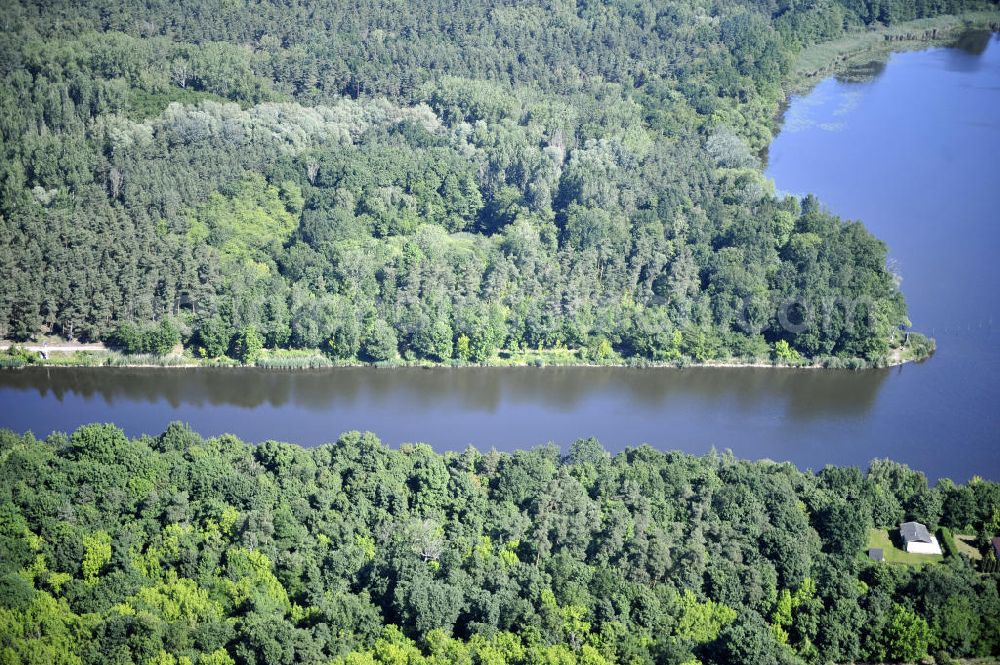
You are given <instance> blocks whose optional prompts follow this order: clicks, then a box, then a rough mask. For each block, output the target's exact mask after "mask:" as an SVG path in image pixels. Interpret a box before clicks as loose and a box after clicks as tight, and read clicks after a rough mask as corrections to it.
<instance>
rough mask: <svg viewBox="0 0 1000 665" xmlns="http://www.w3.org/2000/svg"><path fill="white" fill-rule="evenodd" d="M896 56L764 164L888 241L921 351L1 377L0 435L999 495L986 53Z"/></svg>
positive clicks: (996, 185)
mask: <svg viewBox="0 0 1000 665" xmlns="http://www.w3.org/2000/svg"><path fill="white" fill-rule="evenodd" d="M962 46H963V48H954V49H943V48H937V49H932V50H927V51H922V52H912V53H902V54H896V55H894V56H892V58H891V59H890V61H889V62H888V63H887V65H886V66H885V67H884V68H874V74H875V77H874V78H870V77H869V80H865V81H863V82H848V81H838V80H836V79H829V80H826V81H823V82H822V83H820V84H819V85H818V86H817V87H816V88H815V89H814V90H813V91H812V92H811V93H809V94H808V95H806V96H804V97H797V98H794V99H793V100H792V101H791V103H790V105H789V108H788V111H787V113H786V119H785V125H784V129H783V131H782V133H781V134H780V135H779V136H778V137H777V139H776V140H775V142H774V144H773V145H772V147H771V150H770V157H769V167H768V171H767V174H768V176H769V177H770V178H773V179H774V181H775V183H776V186H777V188H778V189H779V190H780V191H784V192H790V193H797V194H804V193H806V192H811V193H815V194H817V195H818V196H819V197H820V199H821V200H822V201H823V202H824V204H825V205H826V206H827V207H828V208H830V209H831V210H832V211H833V212H835V213H837V214H839V215H841V216H843V217H846V218H851V219H862V220H864V222H865V224H866V225H867V226H868V228H869V229H870V230H871V231H872V232H873V233H874V234H875V235H876V236H878V237H879V238H881V239H883V240H885V241H886V243H887V244H888V246H889V248H890V256H891V258H892V260H893V262H894V265H895V266H896V269H897V271H898V272H899V273H900V274H901V275H902V277H903V289H904V291H905V293H906V296H907V300H908V302H909V305H910V318H911V319H912V320H913V322H914V327H915V329H917V330H921V331H924V332H926V333H928V334H930V335H932V336H934V337H936V338H937V341H938V352H937V354H936V355H935V356H934V357H933V358H932V359H931V360H930V361H928V362H925V363H922V364H919V365H907V366H904V367H898V368H892V369H885V370H870V371H864V372H849V371H833V370H827V371H820V370H770V369H751V368H746V369H722V368H702V369H697V368H692V369H613V368H543V369H537V368H509V369H472V368H470V369H454V370H452V369H434V370H428V369H392V370H376V369H365V368H344V369H333V370H316V371H310V372H268V371H261V370H252V369H250V370H226V369H207V368H204V369H188V370H170V369H164V370H155V369H106V368H101V369H84V368H79V369H63V368H33V369H27V370H21V371H12V372H0V426H3V427H9V428H12V429H15V430H19V431H23V430H28V429H30V430H33V431H34V432H36V433H39V434H44V433H48V432H49V431H51V430H53V429H57V430H63V431H69V430H72V429H74V428H75V427H77V426H79V425H80V424H83V423H86V422H92V421H110V422H115V423H117V424H119V425H120V426H122V427H123V428H124V429H125V430H126V431H127V432H128V433H129V434H133V435H135V434H140V433H143V432H146V433H158V432H160V431H162V429H163V428H164V427H165V426H166V424H167V423H168V422H170V421H171V420H183V421H186V422H188V423H190V424H191V426H192V427H194V428H195V429H196V430H198V431H199V432H201V433H202V434H205V435H211V434H219V433H222V432H232V433H234V434H236V435H238V436H240V437H241V438H244V439H247V440H251V441H261V440H265V439H268V438H276V439H281V440H286V441H293V442H296V443H301V444H304V445H313V444H318V443H322V442H328V441H333V440H335V439H336V438H337V436H338V434H339V433H341V432H343V431H346V430H351V429H362V430H371V431H373V432H375V433H376V434H378V435H379V436H380V437H381V438H382V439H383V440H384V441H386V442H387V443H390V444H392V445H397V444H399V443H402V442H405V441H425V442H428V443H431V444H432V445H433V446H434V447H435V448H436V449H437V450H448V449H453V450H454V449H462V448H464V447H465V446H466V445H467V444H470V443H472V444H475V445H476V446H478V447H480V448H482V449H488V448H489V447H491V446H495V447H496V448H498V449H503V450H512V449H515V448H523V447H529V446H533V445H537V444H540V443H544V442H547V441H554V442H556V443H559V444H560V445H566V444H568V443H570V442H571V441H573V440H574V439H576V438H578V437H585V436H596V437H598V438H599V439H600V440H601V441H602V442H603V443H604V444H605V446H606V447H607V448H609V449H610V450H620V449H621V448H623V447H625V446H627V445H633V444H638V443H643V442H648V443H650V444H652V445H654V446H656V447H658V448H664V449H681V450H685V451H688V452H693V453H704V452H705V451H707V450H709V449H710V448H711V447H713V446H715V447H716V448H717V449H719V450H723V449H726V448H730V449H732V450H733V452H734V453H735V454H736V455H737V456H739V457H744V458H751V459H758V458H771V459H776V460H790V461H792V462H794V463H795V464H796V465H798V466H799V467H801V468H813V469H819V468H821V467H822V466H823V465H825V464H853V465H858V466H861V467H862V468H864V467H865V466H866V464H867V462H868V461H869V460H871V459H872V458H875V457H891V458H893V459H896V460H899V461H903V462H906V463H908V464H910V465H911V466H913V467H915V468H918V469H920V470H922V471H925V472H927V474H928V475H929V476H931V477H932V478H935V477H943V476H948V477H951V478H954V479H955V480H959V481H965V480H968V479H969V478H970V477H971V476H972V475H974V474H978V475H981V476H983V477H986V478H991V479H994V480H1000V415H998V410H1000V349H998V342H1000V339H998V337H997V335H996V332H995V331H994V318H995V316H996V315H997V305H998V301H1000V261H998V254H1000V251H998V250H1000V224H998V223H1000V42H998V40H997V38H996V37H994V36H989V35H985V34H984V35H980V36H973V37H972V38H969V39H966V40H964V41H963V44H962Z"/></svg>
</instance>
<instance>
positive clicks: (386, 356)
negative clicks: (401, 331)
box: [361, 319, 399, 362]
mask: <svg viewBox="0 0 1000 665" xmlns="http://www.w3.org/2000/svg"><path fill="white" fill-rule="evenodd" d="M361 352H362V353H363V354H364V355H365V357H366V358H368V359H369V360H372V361H374V362H379V361H384V360H392V359H393V358H395V357H396V355H397V354H398V352H399V343H398V342H397V341H396V332H395V331H394V330H393V329H392V326H390V325H389V324H388V323H386V322H385V321H383V320H382V319H376V320H375V321H372V323H371V325H370V326H369V327H368V330H366V331H365V335H364V338H363V339H362V340H361Z"/></svg>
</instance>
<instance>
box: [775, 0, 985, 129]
mask: <svg viewBox="0 0 1000 665" xmlns="http://www.w3.org/2000/svg"><path fill="white" fill-rule="evenodd" d="M968 30H986V31H990V32H996V31H998V30H1000V10H984V11H976V12H965V13H962V14H948V15H944V16H938V17H935V18H923V19H916V20H913V21H906V22H904V23H899V24H897V25H893V26H889V27H885V26H880V27H876V28H870V29H866V30H863V31H858V32H853V33H848V34H845V35H843V36H841V37H839V38H838V39H834V40H833V41H829V42H821V43H819V44H813V45H811V46H808V47H806V48H804V49H802V51H800V52H799V54H798V55H797V56H796V59H795V64H794V65H793V67H792V72H791V74H790V76H789V78H788V80H787V81H785V82H784V84H783V88H784V90H785V100H784V102H782V104H781V108H780V109H779V111H778V115H777V116H776V117H777V118H778V119H780V118H781V116H782V115H783V113H784V109H785V107H786V106H787V103H788V101H789V99H790V98H791V96H792V95H802V94H805V93H807V92H809V90H811V89H812V88H813V87H814V86H815V85H816V84H817V83H819V82H820V81H822V80H824V79H826V78H829V77H830V76H837V75H839V74H844V73H847V72H849V71H850V70H852V69H855V68H857V67H859V66H862V67H863V66H868V65H872V64H876V63H878V64H884V63H885V62H886V60H887V59H888V58H889V56H891V55H892V54H893V53H903V52H906V51H922V50H925V49H929V48H935V47H948V46H949V45H953V44H954V41H955V38H956V37H958V36H960V35H961V33H963V32H965V31H968ZM779 128H780V127H779Z"/></svg>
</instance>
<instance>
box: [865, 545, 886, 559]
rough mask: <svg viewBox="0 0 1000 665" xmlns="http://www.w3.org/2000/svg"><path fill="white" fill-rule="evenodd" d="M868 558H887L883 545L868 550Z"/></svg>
mask: <svg viewBox="0 0 1000 665" xmlns="http://www.w3.org/2000/svg"><path fill="white" fill-rule="evenodd" d="M868 558H869V559H871V560H873V561H881V560H882V559H884V558H885V553H884V552H883V551H882V548H881V547H873V548H871V549H870V550H868Z"/></svg>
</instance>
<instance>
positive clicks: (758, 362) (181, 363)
mask: <svg viewBox="0 0 1000 665" xmlns="http://www.w3.org/2000/svg"><path fill="white" fill-rule="evenodd" d="M11 346H16V347H18V348H20V349H24V350H27V351H34V350H35V349H36V348H38V346H39V345H32V344H27V345H20V344H13V345H12V344H10V343H8V342H4V343H0V351H5V350H6V349H8V348H10V347H11ZM911 348H913V347H911ZM49 352H50V353H51V352H53V351H52V350H50V351H49ZM54 352H55V353H59V354H66V355H58V356H56V358H55V359H53V358H47V359H37V360H33V361H26V362H24V363H23V364H19V365H16V366H15V365H11V366H0V370H20V369H26V368H30V367H38V368H41V367H44V368H46V369H50V368H95V369H96V368H106V369H230V370H247V369H253V370H262V371H273V372H301V371H311V370H327V369H373V370H391V369H455V370H462V369H504V368H532V369H545V368H553V369H555V368H592V369H602V368H605V369H608V368H615V369H781V370H830V369H834V370H836V369H840V370H849V371H863V370H875V369H889V368H892V367H901V366H903V365H906V364H909V363H919V362H923V361H925V360H928V359H929V358H930V357H931V356H932V355H933V353H934V348H933V347H931V350H930V351H929V352H927V353H926V355H924V354H909V355H905V354H904V353H903V352H902V349H901V348H897V349H892V350H891V351H890V354H889V356H888V357H886V358H884V359H883V361H875V362H872V361H867V360H865V359H863V358H834V357H828V358H814V359H811V360H803V361H801V362H796V363H788V362H778V361H767V360H764V359H759V358H758V359H753V360H749V359H748V360H747V361H745V362H741V361H739V360H738V359H733V358H729V359H725V360H709V361H702V362H698V361H694V360H687V359H681V360H673V361H662V360H661V361H657V360H648V359H634V360H632V361H631V362H630V361H629V360H630V359H623V360H622V361H620V362H611V361H609V362H591V361H572V360H570V359H567V358H566V356H565V355H563V356H556V357H553V358H552V359H550V360H548V361H546V360H545V358H544V357H538V356H536V357H533V358H530V359H529V358H517V359H512V358H509V357H508V358H505V357H503V356H499V357H496V358H493V359H491V360H489V361H486V362H481V363H476V362H466V361H453V362H447V363H444V362H432V361H427V360H413V361H409V360H402V359H400V360H394V361H386V362H364V361H335V360H330V359H329V358H327V357H326V356H324V355H322V354H321V353H319V352H318V351H317V352H316V353H313V354H305V353H304V354H298V355H292V356H286V357H285V358H282V357H281V356H277V357H274V356H271V357H265V358H262V359H261V360H263V361H264V362H263V363H259V362H258V363H255V364H252V365H243V364H240V363H237V362H235V361H232V362H230V361H228V359H227V360H225V361H220V360H219V359H197V358H189V357H185V356H181V355H168V356H163V362H160V363H157V362H150V361H149V360H148V358H142V359H141V360H140V359H137V361H136V362H128V356H123V355H120V354H117V353H116V352H115V351H112V350H110V349H107V348H94V347H93V345H89V347H88V348H86V349H83V348H81V349H79V350H73V351H65V350H58V351H54ZM79 352H84V353H87V354H88V355H86V356H77V355H76V354H77V353H79ZM506 353H510V352H509V351H508V352H506ZM537 353H538V352H536V354H537ZM544 353H545V352H541V354H542V356H544ZM282 361H284V363H282ZM831 362H836V363H840V364H842V366H831V364H830V363H831Z"/></svg>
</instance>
